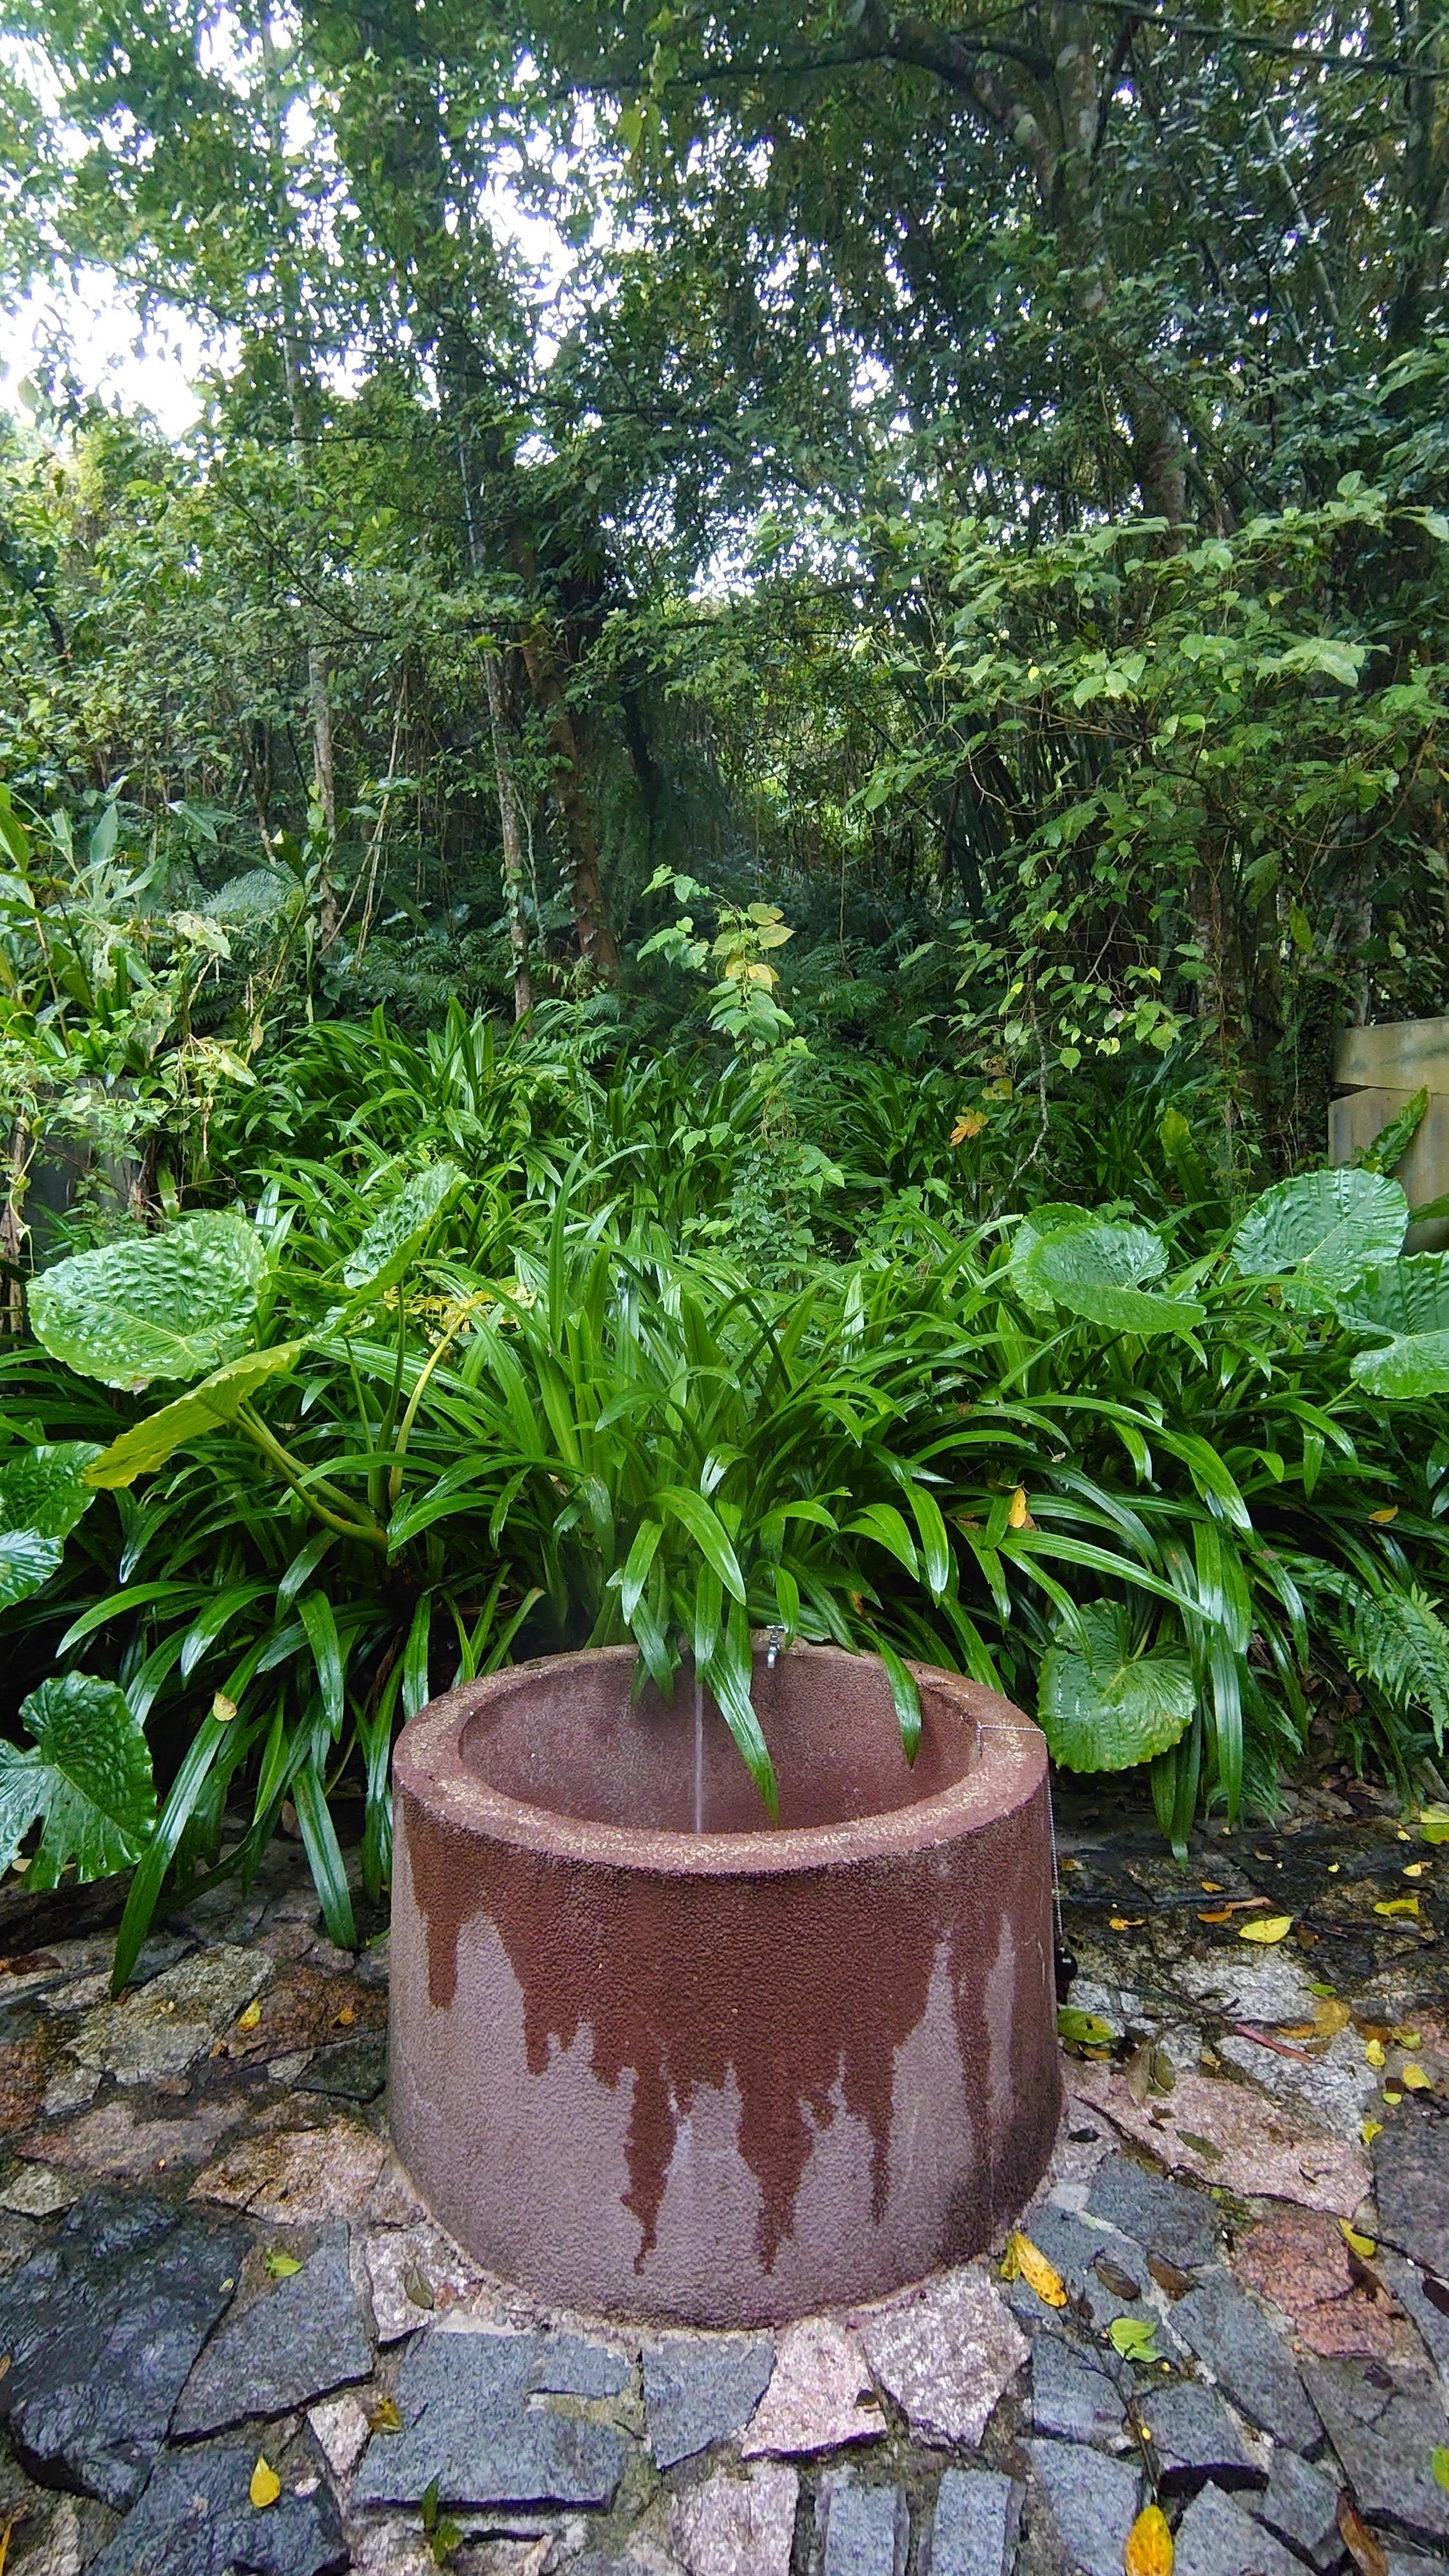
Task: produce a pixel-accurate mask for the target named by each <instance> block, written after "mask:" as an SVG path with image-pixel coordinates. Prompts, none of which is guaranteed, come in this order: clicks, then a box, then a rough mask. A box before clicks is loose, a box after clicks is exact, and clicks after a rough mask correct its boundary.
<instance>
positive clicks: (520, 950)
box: [458, 430, 533, 1021]
mask: <svg viewBox="0 0 1449 2576" xmlns="http://www.w3.org/2000/svg"><path fill="white" fill-rule="evenodd" d="M458 479H459V482H460V483H461V484H462V487H463V524H464V527H465V528H466V530H467V534H468V568H469V570H470V572H471V573H472V575H473V578H474V580H475V581H477V580H478V579H480V578H481V576H482V573H483V569H484V564H483V537H482V532H481V530H480V528H479V526H478V507H477V496H476V493H475V490H474V465H473V459H472V456H471V454H470V452H469V448H468V441H467V438H466V436H465V434H464V432H463V431H462V430H460V431H459V432H458ZM483 685H484V687H485V689H486V690H487V692H488V730H489V733H490V735H491V737H492V742H493V772H494V776H495V778H496V779H497V782H498V822H499V828H500V831H501V833H502V838H503V909H504V913H505V915H506V917H507V921H508V946H509V951H510V953H511V955H512V958H513V1017H514V1019H515V1021H518V1020H526V1019H527V1017H528V1014H529V1012H530V1011H531V1010H532V1008H533V979H532V977H531V975H530V973H529V965H528V915H527V913H526V912H525V911H524V908H523V831H522V826H521V824H520V820H519V807H518V781H517V778H516V776H515V774H514V768H513V746H512V744H511V742H510V741H509V723H508V698H507V692H506V690H505V688H504V685H503V658H502V655H501V654H500V653H499V652H498V650H497V648H496V646H494V645H492V644H490V645H489V646H488V648H487V651H486V652H485V653H484V656H483Z"/></svg>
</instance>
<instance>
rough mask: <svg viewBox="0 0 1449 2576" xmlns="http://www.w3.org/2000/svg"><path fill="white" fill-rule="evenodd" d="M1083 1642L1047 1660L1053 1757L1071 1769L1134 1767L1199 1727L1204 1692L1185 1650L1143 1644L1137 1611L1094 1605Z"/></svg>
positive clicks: (1043, 1699) (1044, 1709) (1041, 1709)
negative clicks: (1196, 1714)
mask: <svg viewBox="0 0 1449 2576" xmlns="http://www.w3.org/2000/svg"><path fill="white" fill-rule="evenodd" d="M1080 1628H1081V1640H1080V1643H1079V1644H1078V1645H1075V1646H1069V1645H1060V1646H1053V1647H1051V1648H1050V1649H1049V1650H1048V1652H1047V1653H1046V1654H1045V1655H1044V1656H1043V1658H1042V1667H1041V1692H1040V1698H1039V1701H1038V1714H1039V1716H1040V1718H1041V1723H1042V1727H1043V1730H1044V1732H1045V1735H1046V1739H1047V1742H1048V1744H1049V1745H1050V1746H1051V1751H1052V1759H1053V1761H1055V1762H1060V1763H1061V1764H1062V1766H1063V1768H1064V1769H1066V1770H1068V1771H1127V1770H1130V1769H1131V1768H1132V1766H1133V1765H1134V1764H1135V1763H1138V1762H1150V1761H1151V1760H1152V1759H1153V1757H1154V1755H1156V1754H1159V1753H1166V1752H1167V1750H1168V1748H1169V1746H1171V1745H1174V1744H1176V1742H1177V1741H1178V1738H1179V1737H1180V1736H1181V1735H1183V1734H1184V1733H1185V1732H1186V1730H1187V1728H1188V1727H1189V1726H1191V1724H1192V1720H1193V1711H1194V1708H1195V1706H1196V1702H1197V1693H1196V1689H1195V1686H1194V1682H1193V1672H1192V1664H1191V1661H1190V1659H1189V1658H1188V1656H1187V1655H1185V1654H1183V1653H1182V1652H1181V1651H1180V1650H1174V1649H1170V1648H1169V1649H1159V1650H1157V1651H1155V1652H1154V1651H1153V1650H1151V1649H1150V1648H1144V1646H1143V1645H1142V1644H1141V1643H1140V1642H1138V1641H1136V1640H1135V1639H1134V1636H1133V1623H1132V1618H1131V1614H1130V1612H1128V1611H1126V1610H1122V1609H1119V1608H1116V1607H1114V1606H1112V1605H1111V1604H1108V1603H1092V1604H1089V1605H1088V1606H1086V1607H1085V1608H1084V1609H1083V1610H1082V1612H1081V1614H1080Z"/></svg>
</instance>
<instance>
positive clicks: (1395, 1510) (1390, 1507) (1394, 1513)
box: [1369, 1503, 1399, 1529]
mask: <svg viewBox="0 0 1449 2576" xmlns="http://www.w3.org/2000/svg"><path fill="white" fill-rule="evenodd" d="M1398 1517H1399V1507H1398V1504H1397V1503H1385V1505H1384V1507H1383V1510H1382V1511H1378V1512H1370V1514H1369V1519H1370V1520H1371V1521H1376V1522H1377V1523H1378V1526H1379V1528H1380V1529H1383V1528H1384V1527H1385V1526H1386V1524H1387V1523H1388V1522H1389V1521H1396V1520H1397V1519H1398Z"/></svg>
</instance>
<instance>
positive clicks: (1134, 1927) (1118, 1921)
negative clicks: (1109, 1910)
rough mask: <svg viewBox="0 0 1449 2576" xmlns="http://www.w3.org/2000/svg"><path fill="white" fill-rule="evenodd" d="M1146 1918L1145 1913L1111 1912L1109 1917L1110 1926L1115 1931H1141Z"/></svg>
mask: <svg viewBox="0 0 1449 2576" xmlns="http://www.w3.org/2000/svg"><path fill="white" fill-rule="evenodd" d="M1146 1920H1147V1917H1146V1915H1145V1914H1109V1915H1108V1917H1107V1923H1108V1927H1109V1929H1110V1930H1111V1931H1113V1932H1140V1931H1141V1929H1142V1926H1143V1924H1144V1923H1145V1922H1146Z"/></svg>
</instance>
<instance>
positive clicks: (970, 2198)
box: [390, 1646, 1061, 2326]
mask: <svg viewBox="0 0 1449 2576" xmlns="http://www.w3.org/2000/svg"><path fill="white" fill-rule="evenodd" d="M633 1679H634V1652H633V1649H632V1647H622V1648H606V1649H603V1650H601V1651H595V1652H588V1653H583V1654H576V1655H561V1656H555V1657H552V1658H550V1659H549V1660H547V1661H545V1662H541V1663H535V1664H529V1665H522V1666H518V1667H516V1668H515V1669H513V1670H512V1671H509V1672H503V1673H498V1674H495V1675H493V1676H491V1677H490V1678H489V1679H487V1680H485V1681H478V1682H472V1683H469V1684H468V1685H467V1686H466V1687H464V1688H462V1689H460V1690H455V1691H452V1692H450V1693H449V1694H448V1695H447V1696H446V1697H445V1698H442V1699H438V1700H434V1701H433V1702H432V1704H431V1705H430V1706H429V1707H427V1708H425V1709H424V1710H423V1711H422V1713H421V1715H419V1716H418V1717H415V1718H414V1719H413V1720H412V1722H411V1724H410V1725H409V1726H407V1727H405V1728H404V1730H403V1733H402V1735H401V1737H400V1739H399V1741H398V1745H397V1750H396V1756H395V1764H394V1781H395V1789H396V1816H397V1851H396V1868H395V1875H394V1883H393V1939H392V2021H391V2043H390V2044H391V2117H392V2127H393V2135H394V2138H395V2140H396V2143H397V2147H398V2150H399V2152H400V2154H401V2156H402V2158H403V2161H404V2163H405V2164H406V2165H407V2168H408V2170H409V2172H410V2174H411V2176H412V2178H413V2181H414V2182H415V2184H416V2185H417V2188H418V2190H419V2191H420V2193H421V2194H422V2197H423V2199H424V2200H425V2201H426V2202H427V2204H428V2206H429V2208H430V2209H431V2210H432V2211H433V2213H434V2215H435V2217H436V2218H437V2219H438V2220H439V2221H440V2222H441V2224H442V2225H443V2226H444V2227H445V2228H446V2229H447V2230H448V2231H449V2233H450V2234H451V2235H453V2236H454V2237H455V2238H456V2239H457V2240H458V2242H459V2243H460V2244H461V2245H462V2246H464V2247H465V2248H466V2249H467V2251H468V2252H469V2253H470V2254H471V2255H472V2256H473V2257H474V2258H475V2260H477V2261H478V2262H479V2263H480V2264H481V2265H482V2266H484V2267H485V2268H486V2269H488V2270H490V2271H493V2272H497V2273H501V2274H502V2275H504V2276H505V2277H506V2278H507V2279H509V2280H512V2281H516V2282H519V2283H522V2284H523V2285H524V2286H525V2287H527V2288H528V2289H529V2290H531V2291H533V2292H535V2293H537V2294H538V2295H539V2296H541V2297H543V2298H546V2299H548V2300H550V2301H553V2302H555V2303H557V2304H560V2305H564V2306H568V2307H572V2308H581V2309H585V2310H589V2311H593V2312H595V2313H602V2314H605V2315H617V2316H635V2317H646V2318H660V2319H676V2320H680V2321H689V2322H692V2323H695V2324H702V2325H718V2326H723V2325H755V2324H764V2323H769V2322H772V2321H776V2320H779V2319H781V2318H785V2317H790V2316H798V2315H803V2314H806V2313H809V2312H812V2311H814V2310H818V2309H820V2308H822V2307H829V2306H838V2305H840V2304H842V2303H846V2302H852V2301H857V2300H865V2299H871V2298H876V2297H880V2296H883V2295H884V2294H885V2293H886V2292H888V2291H891V2290H894V2289H897V2288H899V2287H900V2286H901V2285H902V2284H904V2283H906V2282H908V2281H914V2280H919V2279H921V2278H922V2277H923V2276H924V2275H925V2274H927V2273H929V2272H930V2271H932V2270H933V2269H935V2268H936V2267H937V2266H938V2265H941V2264H945V2263H951V2262H956V2261H959V2260H960V2259H961V2258H963V2257H964V2256H966V2255H969V2254H972V2253H974V2252H976V2251H977V2249H978V2248H979V2247H981V2246H982V2245H984V2244H986V2243H987V2242H988V2240H989V2239H990V2238H991V2237H992V2235H993V2234H994V2233H995V2231H996V2230H997V2228H998V2227H999V2226H1000V2225H1001V2223H1002V2222H1003V2221H1005V2220H1006V2219H1008V2218H1010V2217H1011V2216H1013V2215H1014V2214H1015V2213H1016V2212H1017V2210H1019V2209H1020V2207H1021V2206H1022V2204H1023V2203H1024V2202H1025V2201H1026V2199H1027V2198H1028V2197H1029V2195H1030V2193H1031V2191H1032V2189H1033V2186H1034V2185H1035V2183H1036V2181H1037V2179H1038V2177H1039V2175H1040V2173H1041V2171H1042V2168H1043V2166H1044V2164H1045V2163H1046V2160H1047V2157H1048V2155H1049V2153H1050V2151H1051V2146H1052V2141H1053V2138H1054V2136H1055V2133H1056V2128H1057V2121H1058V2117H1059V2114H1060V2108H1061V2074H1060V2069H1059V2064H1058V2057H1057V2045H1056V2014H1055V1993H1054V1977H1053V1954H1052V1929H1051V1824H1050V1813H1049V1806H1048V1788H1047V1764H1046V1748H1045V1744H1044V1742H1043V1739H1042V1737H1041V1735H1040V1734H1039V1733H1038V1731H1037V1729H1036V1728H1035V1727H1034V1726H1033V1725H1032V1724H1031V1723H1030V1721H1029V1720H1028V1719H1026V1718H1025V1717H1023V1716H1022V1714H1021V1712H1020V1710H1018V1709H1014V1708H1012V1707H1011V1706H1010V1705H1009V1703H1008V1702H1006V1701H1005V1700H1001V1699H998V1698H996V1697H995V1696H994V1695H993V1693H991V1692H990V1691H986V1690H982V1689H980V1688H979V1687H978V1686H977V1685H976V1684H974V1683H972V1682H968V1681H963V1680H961V1679H959V1678H958V1677H957V1676H956V1675H955V1674H949V1673H941V1672H934V1671H930V1670H927V1669H925V1668H924V1667H921V1668H918V1669H917V1679H918V1681H919V1684H920V1692H921V1706H922V1715H923V1731H922V1741H921V1747H920V1751H919V1753H918V1755H917V1758H916V1761H915V1764H914V1766H913V1767H912V1766H909V1765H908V1764H907V1762H906V1759H905V1756H904V1754H903V1752H902V1749H901V1739H900V1732H899V1729H898V1726H897V1722H896V1716H895V1710H894V1707H893V1705H892V1701H891V1695H890V1690H889V1687H888V1685H887V1682H886V1677H885V1674H884V1672H883V1670H882V1668H881V1666H880V1665H879V1663H877V1662H876V1661H875V1660H874V1659H873V1658H870V1657H866V1656H856V1655H849V1654H844V1653H841V1652H838V1651H837V1650H836V1649H835V1648H833V1647H802V1646H795V1647H792V1648H790V1649H789V1650H788V1651H787V1652H785V1653H784V1654H782V1655H781V1656H780V1658H779V1661H778V1663H777V1665H776V1668H775V1669H774V1671H773V1672H772V1671H769V1670H767V1668H766V1663H765V1658H764V1656H763V1654H761V1655H760V1656H759V1657H758V1658H757V1661H756V1668H755V1682H754V1698H755V1706H756V1709H757V1712H758V1714H759V1718H760V1721H761V1724H762V1726H763V1728H764V1731H765V1736H766V1739H767V1741H768V1743H769V1745H770V1749H771V1753H772V1755H773V1758H774V1762H775V1767H776V1771H777V1773H778V1776H779V1781H780V1814H779V1822H778V1824H777V1825H772V1823H771V1821H770V1819H769V1817H768V1815H767V1814H766V1812H765V1809H764V1807H763V1805H762V1803H761V1801H760V1798H759V1795H758V1792H757V1791H756V1789H755V1788H754V1786H753V1784H752V1782H751V1781H750V1779H749V1777H748V1775H747V1773H746V1772H745V1769H744V1766H743V1764H742V1762H741V1760H740V1757H739V1755H738V1753H737V1752H736V1750H735V1747H734V1745H733V1743H732V1741H731V1739H730V1737H729V1735H728V1733H727V1732H726V1729H725V1726H724V1723H723V1720H722V1719H721V1718H720V1717H719V1716H718V1714H717V1713H716V1711H715V1709H714V1707H713V1704H712V1702H710V1701H709V1700H708V1698H707V1697H703V1696H702V1697H701V1699H700V1701H699V1702H696V1696H695V1691H694V1687H693V1684H692V1682H691V1681H690V1680H689V1678H688V1677H687V1676H686V1677H685V1678H684V1679H683V1680H682V1681H681V1683H680V1685H679V1688H678V1690H677V1692H676V1695H675V1697H674V1700H673V1702H672V1703H663V1702H661V1701H660V1700H659V1699H658V1698H657V1697H656V1695H655V1694H654V1693H653V1691H652V1689H651V1690H647V1691H646V1692H645V1693H644V1695H643V1697H642V1699H640V1700H639V1702H638V1703H637V1704H631V1696H630V1694H631V1686H632V1683H633Z"/></svg>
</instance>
